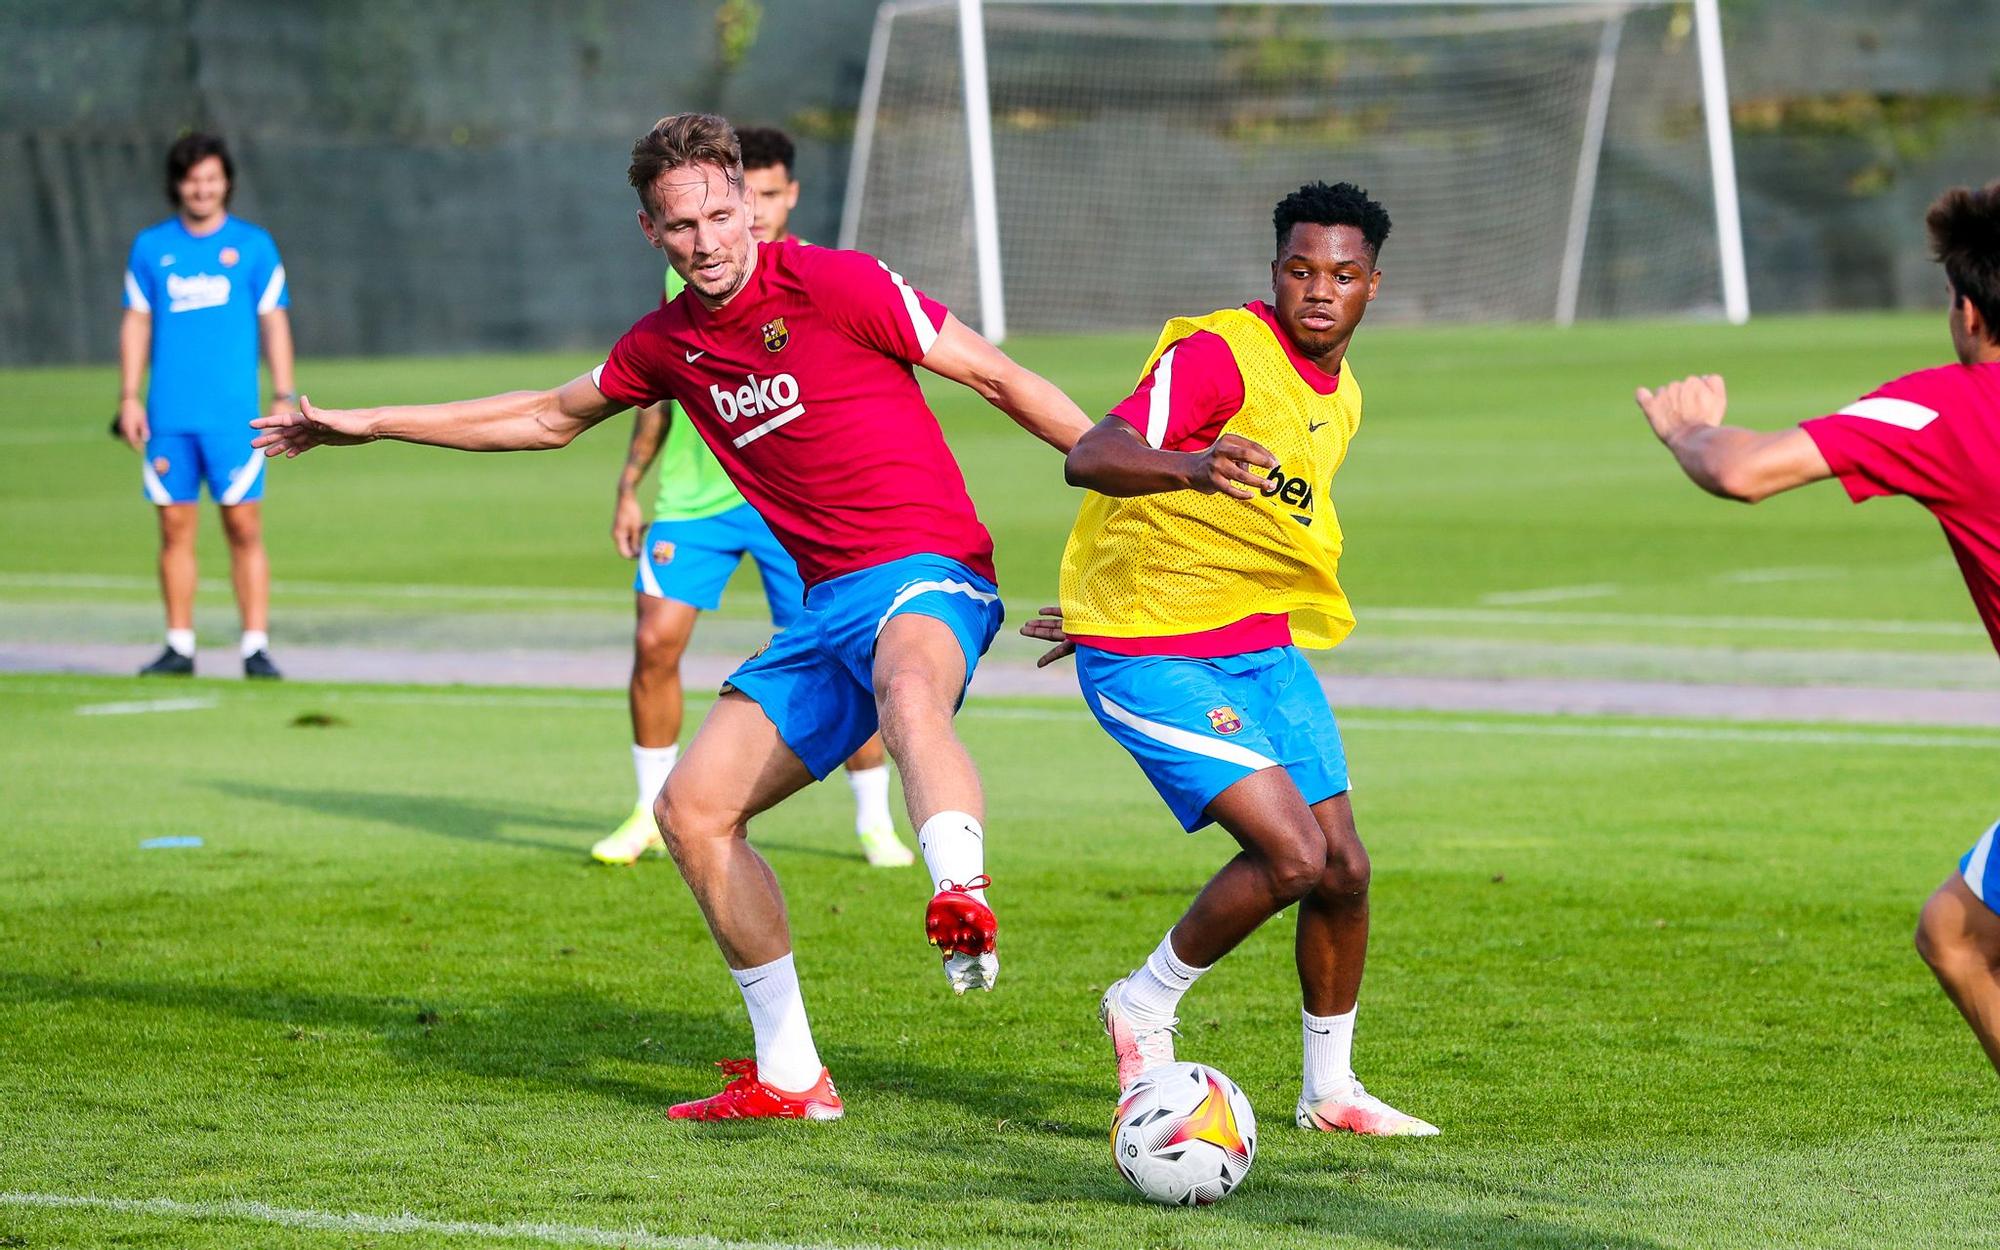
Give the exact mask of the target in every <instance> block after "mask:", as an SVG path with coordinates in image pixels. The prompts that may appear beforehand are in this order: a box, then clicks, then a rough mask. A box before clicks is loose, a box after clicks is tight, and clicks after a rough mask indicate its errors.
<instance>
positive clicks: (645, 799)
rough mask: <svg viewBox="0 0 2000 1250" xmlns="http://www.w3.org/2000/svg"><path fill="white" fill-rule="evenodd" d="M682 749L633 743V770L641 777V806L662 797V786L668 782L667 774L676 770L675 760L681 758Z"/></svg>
mask: <svg viewBox="0 0 2000 1250" xmlns="http://www.w3.org/2000/svg"><path fill="white" fill-rule="evenodd" d="M680 757H681V749H680V748H679V747H678V746H671V747H642V746H640V745H639V744H638V743H636V742H635V743H633V744H632V772H633V774H634V775H636V776H637V777H638V779H639V806H640V807H651V806H652V805H653V800H654V799H657V798H659V797H660V787H661V786H664V785H666V784H667V774H668V773H670V772H672V771H674V761H676V760H678V759H680Z"/></svg>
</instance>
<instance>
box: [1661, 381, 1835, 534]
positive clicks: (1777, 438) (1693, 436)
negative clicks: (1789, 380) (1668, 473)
mask: <svg viewBox="0 0 2000 1250" xmlns="http://www.w3.org/2000/svg"><path fill="white" fill-rule="evenodd" d="M1636 397H1637V399H1638V401H1639V410H1640V411H1641V412H1644V413H1645V414H1646V420H1647V421H1648V422H1649V423H1650V424H1651V425H1652V427H1653V433H1654V434H1656V435H1658V436H1659V440H1660V441H1661V442H1663V443H1665V444H1666V445H1667V450H1669V451H1671V452H1673V453H1674V459H1675V460H1677V461H1679V462H1680V466H1681V471H1682V472H1684V473H1686V474H1687V475H1688V477H1689V479H1691V480H1692V481H1693V482H1694V484H1695V485H1696V486H1699V487H1701V488H1702V489H1703V490H1705V491H1707V492H1708V493H1709V494H1711V495H1720V496H1721V497H1722V498H1724V499H1736V500H1741V501H1742V502H1744V503H1756V502H1757V501H1758V500H1760V499H1768V498H1769V497H1771V496H1772V495H1775V494H1777V493H1778V492H1780V491H1787V490H1791V489H1792V488H1793V487H1796V486H1804V485H1806V484H1807V483H1809V482H1817V481H1821V480H1823V479H1825V478H1829V477H1832V476H1833V470H1832V468H1830V467H1829V466H1828V465H1827V463H1826V457H1825V456H1823V455H1821V454H1820V450H1819V447H1818V445H1817V444H1815V443H1814V442H1813V440H1812V437H1811V435H1809V434H1807V433H1806V432H1805V431H1804V430H1801V429H1797V428H1793V429H1789V430H1777V431H1773V432H1771V433H1768V434H1760V433H1758V432H1757V431H1755V430H1745V429H1740V428H1738V427H1736V426H1731V425H1724V424H1722V418H1723V416H1724V414H1725V413H1726V412H1727V410H1728V407H1729V394H1728V391H1727V390H1726V389H1725V388H1724V386H1723V384H1722V378H1721V377H1720V376H1718V375H1716V374H1712V373H1711V374H1705V375H1703V376H1700V377H1692V378H1682V379H1681V380H1680V381H1678V382H1669V383H1667V384H1666V385H1665V386H1662V387H1661V388H1659V389H1658V390H1657V391H1655V390H1648V389H1647V388H1645V387H1643V386H1642V387H1640V388H1639V390H1638V394H1637V396H1636Z"/></svg>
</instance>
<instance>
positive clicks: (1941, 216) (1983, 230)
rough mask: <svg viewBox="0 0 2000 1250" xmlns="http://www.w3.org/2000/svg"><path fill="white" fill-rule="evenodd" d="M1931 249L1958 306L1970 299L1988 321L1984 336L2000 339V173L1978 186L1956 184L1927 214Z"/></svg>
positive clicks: (1997, 340)
mask: <svg viewBox="0 0 2000 1250" xmlns="http://www.w3.org/2000/svg"><path fill="white" fill-rule="evenodd" d="M1924 225H1925V226H1926V227H1928V228H1929V230H1930V235H1931V255H1932V256H1935V257H1936V258H1937V261H1938V263H1939V264H1941V265H1943V266H1944V276H1945V279H1946V280H1947V281H1949V282H1950V283H1951V291H1952V302H1953V305H1954V307H1955V306H1956V305H1957V302H1958V301H1959V300H1970V301H1972V306H1973V307H1974V308H1977V309H1978V310H1979V315H1980V316H1981V317H1982V318H1984V319H1985V321H1986V337H1987V338H1989V339H1991V340H1992V341H1993V342H1996V343H2000V179H1996V180H1994V181H1992V182H1989V183H1987V184H1986V185H1985V186H1983V187H1981V188H1979V189H1978V190H1976V191H1975V190H1973V189H1972V188H1971V187H1953V188H1952V189H1951V190H1949V191H1947V192H1945V193H1944V194H1943V195H1940V196H1939V197H1938V198H1937V201H1936V202H1935V203H1933V204H1932V205H1931V211H1930V212H1929V213H1928V214H1926V215H1925V217H1924Z"/></svg>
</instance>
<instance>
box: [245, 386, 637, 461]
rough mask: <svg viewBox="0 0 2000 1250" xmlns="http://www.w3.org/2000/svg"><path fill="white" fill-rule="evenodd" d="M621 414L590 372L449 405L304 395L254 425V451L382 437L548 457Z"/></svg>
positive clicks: (290, 451) (271, 452) (297, 450)
mask: <svg viewBox="0 0 2000 1250" xmlns="http://www.w3.org/2000/svg"><path fill="white" fill-rule="evenodd" d="M625 407H626V405H624V404H621V403H619V402H617V401H616V400H612V399H606V398H605V396H604V393H603V392H602V391H600V390H598V389H597V383H596V382H594V381H592V380H591V376H590V375H589V374H587V373H586V374H584V375H583V376H582V377H580V378H576V379H574V380H572V381H570V382H566V383H564V384H563V385H562V386H559V387H557V388H556V389H554V390H550V391H510V392H509V393H507V394H505V395H490V396H488V397H487V398H485V399H462V400H457V401H455V402H453V403H448V404H405V405H396V406H392V407H386V408H351V409H339V408H315V407H313V405H312V402H311V401H310V400H308V399H306V397H305V396H303V395H301V396H299V411H297V412H295V413H277V414H273V415H272V416H268V417H260V418H258V419H257V420H255V421H252V422H251V423H250V424H251V425H253V426H255V427H256V428H257V429H259V430H261V431H263V432H262V433H261V434H259V435H258V436H257V438H256V439H255V440H254V441H253V442H252V444H251V445H252V446H254V447H261V448H262V449H263V451H264V454H265V455H267V456H296V455H299V454H301V453H303V452H308V451H311V450H312V449H313V448H315V447H318V446H320V445H322V444H325V445H327V446H330V447H351V446H354V445H355V444H358V443H372V442H374V441H375V440H376V439H379V438H392V439H396V440H398V441H400V442H405V443H429V444H431V445H432V446H435V447H456V448H458V449H460V450H461V451H546V450H550V449H552V448H556V447H566V446H568V445H569V443H570V441H571V440H572V439H574V438H575V437H576V436H577V435H579V434H581V433H583V432H584V431H585V430H587V429H589V428H590V427H591V426H593V425H596V424H597V423H598V422H599V421H602V420H604V419H605V418H606V417H608V416H611V415H612V414H613V413H616V412H619V411H621V410H623V409H624V408H625Z"/></svg>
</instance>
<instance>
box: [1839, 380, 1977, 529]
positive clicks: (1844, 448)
mask: <svg viewBox="0 0 2000 1250" xmlns="http://www.w3.org/2000/svg"><path fill="white" fill-rule="evenodd" d="M1932 372H1934V371H1931V370H1926V371H1925V372H1923V373H1912V374H1910V375H1908V376H1906V377H1901V378H1897V379H1896V380H1895V381H1893V382H1889V383H1886V384H1884V385H1882V386H1880V387H1877V388H1876V389H1875V390H1873V391H1871V392H1869V393H1868V394H1867V395H1864V396H1863V397H1861V398H1860V399H1857V400H1855V401H1854V402H1853V403H1851V404H1849V405H1847V407H1845V408H1842V409H1841V410H1840V411H1839V412H1836V413H1833V414H1831V415H1829V416H1824V417H1817V418H1814V419H1813V420H1811V421H1807V422H1804V423H1802V425H1801V428H1802V429H1804V430H1805V432H1806V434H1807V436H1808V437H1810V438H1811V439H1812V441H1813V444H1814V445H1815V446H1817V447H1818V448H1819V453H1820V455H1822V456H1825V457H1826V463H1827V467H1828V468H1830V469H1832V470H1833V471H1834V474H1835V475H1836V476H1837V477H1839V478H1840V484H1841V485H1842V486H1844V487H1846V488H1847V494H1848V496H1849V497H1850V498H1851V499H1853V500H1854V502H1856V503H1860V502H1861V501H1862V500H1864V499H1874V498H1877V497H1880V496H1883V495H1908V496H1910V497H1911V498H1913V499H1918V500H1922V501H1925V502H1937V501H1940V500H1944V499H1948V498H1950V497H1951V495H1952V493H1953V491H1954V489H1955V488H1956V486H1957V484H1958V479H1959V474H1958V472H1957V470H1956V468H1955V466H1954V458H1953V456H1952V454H1951V449H1950V447H1949V446H1948V445H1946V443H1945V442H1944V441H1943V440H1941V439H1939V438H1937V437H1935V435H1936V433H1937V432H1938V427H1937V426H1936V424H1935V423H1936V422H1937V420H1938V417H1939V416H1940V415H1941V414H1942V410H1943V409H1944V407H1945V406H1946V404H1947V403H1948V402H1949V401H1950V392H1949V391H1948V390H1947V389H1946V388H1944V387H1943V386H1941V385H1940V384H1939V382H1938V381H1937V379H1935V378H1933V377H1930V376H1928V375H1929V374H1931V373H1932Z"/></svg>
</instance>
